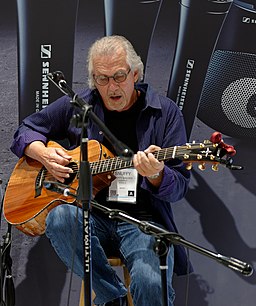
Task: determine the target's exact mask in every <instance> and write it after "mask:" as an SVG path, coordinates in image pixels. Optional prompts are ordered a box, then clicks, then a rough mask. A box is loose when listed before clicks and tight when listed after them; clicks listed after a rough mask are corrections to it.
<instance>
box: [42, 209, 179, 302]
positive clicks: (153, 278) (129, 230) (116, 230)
mask: <svg viewBox="0 0 256 306" xmlns="http://www.w3.org/2000/svg"><path fill="white" fill-rule="evenodd" d="M82 220H83V215H82V210H81V209H80V208H79V209H77V208H76V207H75V206H72V205H66V204H65V205H59V206H57V207H56V208H54V209H53V210H51V212H50V213H49V214H48V217H47V219H46V225H47V229H46V235H47V237H48V238H49V239H50V241H51V243H52V246H53V247H54V249H55V251H56V253H57V254H58V256H59V257H60V258H61V260H62V261H63V262H64V264H65V265H66V266H67V267H68V268H71V267H72V258H73V254H74V249H75V260H74V265H73V270H74V272H75V273H76V274H77V275H79V276H80V277H81V278H83V271H84V266H83V243H82V241H83V240H82V239H83V224H82ZM90 223H91V249H92V256H91V258H92V271H93V272H92V287H93V290H94V291H95V294H96V298H95V300H94V303H95V304H96V305H98V304H103V303H106V302H108V301H111V300H113V299H116V298H118V297H120V296H124V295H126V293H127V290H126V288H125V286H124V284H123V283H122V281H121V280H120V279H119V277H118V275H117V274H116V271H115V270H114V269H113V268H112V267H111V266H110V264H109V263H108V260H107V256H109V255H111V254H112V255H116V254H117V252H119V253H118V255H119V256H120V257H121V258H122V259H123V261H124V263H125V265H126V266H127V268H128V270H129V273H130V276H131V285H130V291H131V294H132V298H133V303H134V306H151V305H152V306H155V305H161V304H162V289H161V288H162V286H161V272H160V263H159V258H158V256H157V255H156V254H155V252H154V249H153V247H154V243H155V237H154V236H151V235H147V234H144V233H143V232H142V231H141V230H140V229H138V227H137V226H135V225H132V224H129V223H127V222H118V221H114V220H111V219H109V218H108V217H107V216H105V215H103V216H102V215H101V214H100V215H98V214H97V213H95V212H93V213H91V217H90ZM80 241H81V243H80ZM173 263H174V255H173V247H170V248H169V254H168V270H167V285H168V292H169V298H168V301H169V306H173V300H174V296H175V294H174V290H173V288H172V274H173Z"/></svg>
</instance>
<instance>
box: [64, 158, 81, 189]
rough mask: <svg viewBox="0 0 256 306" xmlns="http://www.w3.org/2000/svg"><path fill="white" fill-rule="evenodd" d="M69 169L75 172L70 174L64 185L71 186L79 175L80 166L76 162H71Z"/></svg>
mask: <svg viewBox="0 0 256 306" xmlns="http://www.w3.org/2000/svg"><path fill="white" fill-rule="evenodd" d="M67 167H69V168H71V169H72V170H73V173H70V175H69V178H66V179H65V182H64V184H65V185H69V184H71V183H72V182H73V180H74V179H75V178H76V176H77V175H78V166H77V164H76V163H75V162H71V163H69V164H68V165H67Z"/></svg>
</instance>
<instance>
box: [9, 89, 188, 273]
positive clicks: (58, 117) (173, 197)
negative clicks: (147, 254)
mask: <svg viewBox="0 0 256 306" xmlns="http://www.w3.org/2000/svg"><path fill="white" fill-rule="evenodd" d="M136 88H137V89H138V90H140V91H142V92H144V93H145V107H144V108H143V110H142V111H141V114H140V116H139V120H138V122H137V127H136V130H137V140H138V146H139V150H141V151H143V150H145V149H146V148H147V147H148V146H149V145H151V144H154V145H157V146H159V147H161V148H167V147H174V146H176V145H184V144H185V143H186V132H185V127H184V121H183V116H182V114H181V112H180V110H179V108H178V107H177V105H176V104H175V103H174V102H172V101H171V100H170V99H169V98H167V97H164V96H161V95H159V94H158V93H156V92H155V91H154V90H153V89H152V88H150V87H149V86H148V85H147V84H137V85H136ZM79 97H80V98H82V99H83V100H84V101H86V102H87V103H88V104H90V105H92V111H93V112H94V113H95V114H96V116H97V117H98V118H100V119H101V120H102V121H103V122H104V112H103V107H102V106H103V104H102V100H101V98H100V96H99V94H98V92H97V90H89V89H86V90H84V91H82V92H81V93H79ZM78 112H79V109H78V108H76V107H74V106H73V105H71V103H70V98H69V97H67V96H63V97H61V98H59V99H58V100H56V101H55V102H53V103H51V104H50V105H49V106H47V107H46V108H45V109H43V110H42V111H40V112H38V113H34V114H32V115H30V116H29V117H27V118H26V119H24V120H23V122H22V124H21V126H20V127H19V129H18V130H17V131H16V133H15V135H14V141H13V144H12V146H11V150H12V152H13V153H15V154H16V155H17V156H18V157H22V156H23V154H24V150H25V148H26V146H27V145H29V144H30V143H31V142H33V141H36V140H40V141H42V142H43V143H45V144H46V143H47V141H48V140H53V141H60V140H63V139H68V141H69V148H68V149H70V150H71V149H74V148H76V147H77V146H79V144H80V132H81V129H80V128H77V127H74V126H73V125H72V124H70V120H71V118H72V116H73V115H74V114H77V113H78ZM103 137H104V135H103V133H102V132H101V130H100V128H99V127H98V126H97V125H96V124H94V123H93V122H92V120H89V123H88V138H89V139H96V140H98V141H99V142H102V141H103ZM189 179H190V173H189V171H187V170H186V169H185V167H184V164H183V163H181V162H177V160H176V159H174V160H169V161H167V162H165V167H164V176H163V180H162V183H161V185H160V187H159V188H152V186H151V185H150V184H149V182H148V181H147V179H146V178H143V180H142V183H141V188H144V189H146V190H148V191H150V192H151V195H152V205H154V206H155V207H156V208H157V210H158V212H159V216H160V217H159V219H158V220H155V221H156V222H160V223H161V224H162V225H164V226H165V227H166V228H167V230H169V231H171V232H177V229H176V226H175V223H174V220H173V214H172V209H171V203H172V202H176V201H178V200H180V199H182V198H183V197H184V195H185V193H186V191H187V188H188V184H189ZM174 247H175V267H174V271H175V272H176V273H177V274H185V273H186V272H187V268H186V264H187V259H186V254H185V251H184V249H183V247H181V246H179V245H174Z"/></svg>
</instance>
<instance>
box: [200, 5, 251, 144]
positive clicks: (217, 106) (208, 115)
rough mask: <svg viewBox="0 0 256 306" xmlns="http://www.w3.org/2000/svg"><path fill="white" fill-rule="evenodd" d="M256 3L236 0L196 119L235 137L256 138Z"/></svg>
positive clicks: (219, 42) (223, 29)
mask: <svg viewBox="0 0 256 306" xmlns="http://www.w3.org/2000/svg"><path fill="white" fill-rule="evenodd" d="M253 2H254V3H256V1H243V2H242V1H236V0H235V1H234V2H233V4H232V6H231V8H230V11H229V13H228V16H227V18H226V20H225V23H224V25H223V28H222V30H221V33H220V35H219V39H218V41H217V44H216V48H215V51H214V52H213V56H212V58H211V60H210V64H209V67H208V70H207V74H206V77H205V82H204V85H203V89H202V94H201V98H200V104H199V108H198V113H197V117H198V118H199V119H200V120H201V121H203V122H204V123H205V124H206V125H208V126H209V127H211V128H213V129H214V130H218V131H220V132H222V133H224V134H226V135H229V136H232V137H235V138H254V137H256V39H255V37H256V10H255V7H254V5H253Z"/></svg>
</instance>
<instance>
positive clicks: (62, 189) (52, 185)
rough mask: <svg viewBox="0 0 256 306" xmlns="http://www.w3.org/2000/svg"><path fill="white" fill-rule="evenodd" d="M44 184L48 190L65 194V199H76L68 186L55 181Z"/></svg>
mask: <svg viewBox="0 0 256 306" xmlns="http://www.w3.org/2000/svg"><path fill="white" fill-rule="evenodd" d="M43 184H44V187H45V188H46V189H47V190H50V191H53V192H57V193H60V194H63V195H64V196H65V197H68V196H72V197H74V198H76V195H75V194H74V193H72V192H71V191H70V189H69V188H68V187H67V186H66V185H63V184H61V183H58V182H53V181H45V182H44V183H43Z"/></svg>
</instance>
